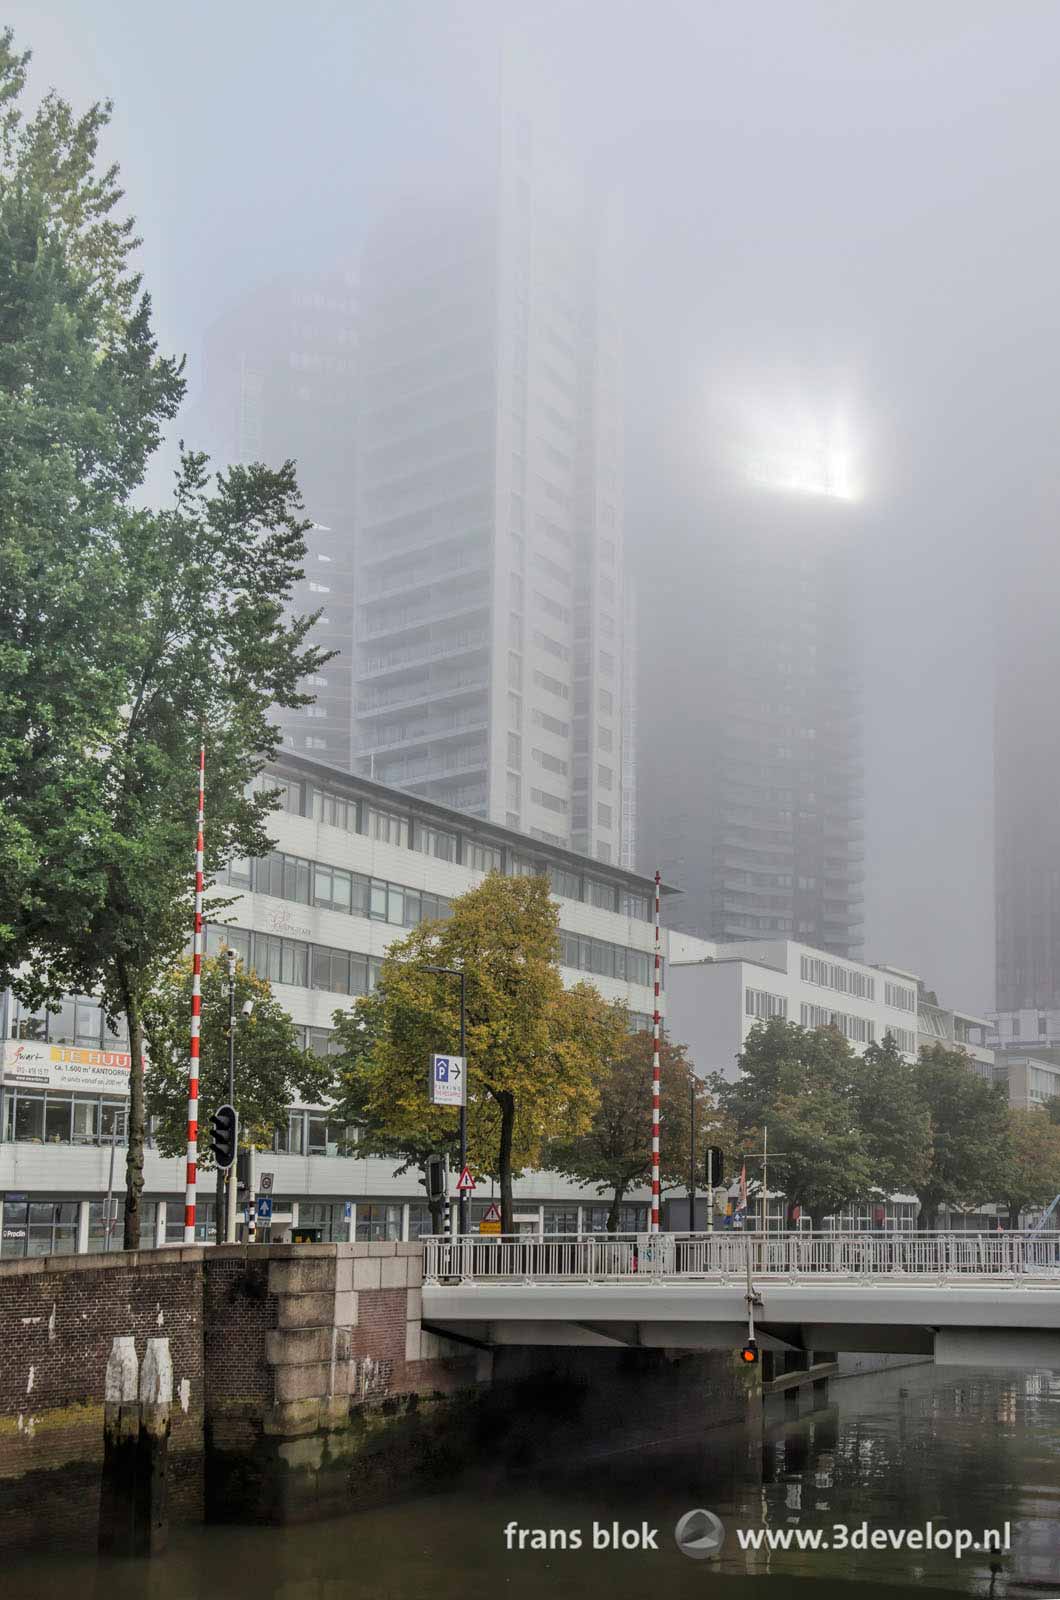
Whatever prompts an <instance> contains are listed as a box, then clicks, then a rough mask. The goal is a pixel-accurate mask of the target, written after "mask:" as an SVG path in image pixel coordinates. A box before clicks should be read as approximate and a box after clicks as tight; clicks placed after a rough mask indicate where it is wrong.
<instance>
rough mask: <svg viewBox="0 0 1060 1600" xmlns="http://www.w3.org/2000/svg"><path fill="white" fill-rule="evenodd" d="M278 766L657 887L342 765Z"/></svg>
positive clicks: (305, 760)
mask: <svg viewBox="0 0 1060 1600" xmlns="http://www.w3.org/2000/svg"><path fill="white" fill-rule="evenodd" d="M277 768H281V769H282V768H289V769H291V770H292V771H294V772H296V773H298V774H300V775H301V776H303V777H307V778H315V779H316V780H317V781H318V782H319V783H321V784H324V783H330V784H332V785H335V784H341V785H343V786H345V787H346V788H347V789H349V790H350V791H353V792H356V793H358V794H363V795H364V796H366V797H367V798H370V799H376V800H378V801H379V802H380V803H381V804H382V803H385V804H386V805H387V806H389V807H390V808H391V809H393V808H394V807H396V806H397V807H406V808H407V809H408V810H409V812H410V813H411V812H413V811H414V812H416V814H417V815H424V816H429V817H433V818H436V819H437V820H438V821H439V822H441V823H444V824H446V825H447V826H449V827H452V828H459V829H463V830H464V831H465V832H468V831H472V832H474V833H475V834H476V836H482V837H486V838H489V839H493V840H496V841H498V842H500V843H503V844H507V845H509V846H510V847H511V848H513V849H519V850H521V851H523V852H525V853H526V854H528V855H540V856H542V857H544V858H545V859H546V860H549V861H555V863H556V864H557V865H558V866H566V867H569V868H571V869H576V870H578V871H579V872H584V871H586V870H587V869H589V868H591V869H592V872H593V874H594V875H597V876H600V877H604V878H609V879H611V881H612V882H616V883H621V884H625V885H627V886H628V885H630V884H635V885H636V886H637V887H638V888H640V889H646V890H648V891H649V892H650V891H652V890H654V888H655V879H654V878H649V877H645V875H644V874H643V873H641V872H632V871H630V869H629V868H628V867H623V866H620V865H619V864H618V863H617V862H614V861H598V860H597V859H596V857H595V856H586V855H582V854H581V853H580V852H579V851H577V850H569V849H567V848H566V847H565V846H564V845H556V844H549V843H548V842H547V841H546V840H544V839H535V838H534V837H533V836H532V835H531V834H529V833H520V832H519V830H518V829H517V828H508V827H505V826H504V824H503V823H500V822H490V821H489V820H488V819H487V818H485V817H473V816H470V815H469V814H468V813H467V812H466V811H457V810H455V809H454V807H452V806H444V805H440V804H439V802H438V801H437V800H429V799H427V798H426V797H425V796H423V795H418V794H411V793H410V792H409V791H408V790H407V789H395V788H394V787H393V785H392V784H388V783H377V782H376V780H375V779H374V778H363V777H361V775H360V774H359V773H353V772H347V771H346V770H345V769H344V768H343V767H333V766H331V765H330V764H329V763H328V762H326V761H316V760H314V759H313V758H312V757H311V756H303V755H299V754H298V753H297V752H296V751H289V750H279V751H277V753H276V755H275V756H272V757H271V758H270V759H269V760H268V761H266V763H265V770H266V771H270V772H271V771H274V770H276V769H277ZM660 889H661V891H662V893H663V894H664V895H673V894H680V893H681V892H682V891H681V890H680V889H678V888H676V887H675V886H674V885H673V884H668V883H663V884H660Z"/></svg>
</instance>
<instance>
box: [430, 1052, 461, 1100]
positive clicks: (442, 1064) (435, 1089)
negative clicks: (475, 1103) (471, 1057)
mask: <svg viewBox="0 0 1060 1600" xmlns="http://www.w3.org/2000/svg"><path fill="white" fill-rule="evenodd" d="M431 1101H432V1103H433V1104H434V1105H436V1106H466V1105H467V1062H466V1060H465V1058H464V1057H463V1056H432V1057H431Z"/></svg>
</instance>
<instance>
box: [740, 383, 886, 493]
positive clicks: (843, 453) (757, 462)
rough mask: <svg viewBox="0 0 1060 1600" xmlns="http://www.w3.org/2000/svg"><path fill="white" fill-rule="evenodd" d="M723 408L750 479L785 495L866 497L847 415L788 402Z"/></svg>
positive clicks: (743, 472)
mask: <svg viewBox="0 0 1060 1600" xmlns="http://www.w3.org/2000/svg"><path fill="white" fill-rule="evenodd" d="M718 401H721V397H720V396H719V397H718ZM716 404H717V402H716ZM723 407H724V411H725V413H726V416H725V423H724V425H723V426H724V428H725V432H726V433H727V434H728V435H729V438H730V440H731V449H732V460H733V465H734V466H735V468H736V470H737V473H738V474H739V476H740V477H741V478H743V479H744V480H745V481H750V482H751V483H754V484H758V485H760V486H761V487H763V488H766V489H772V490H774V491H777V492H780V493H788V494H806V495H824V496H826V497H827V498H829V499H832V500H860V499H861V498H862V496H863V494H864V483H863V481H862V476H861V472H860V470H859V468H860V463H859V460H858V453H857V451H856V449H855V445H854V440H853V438H852V436H851V429H850V425H849V421H848V419H847V416H846V414H845V413H844V412H842V411H838V410H833V411H832V412H831V414H828V413H826V412H824V411H823V410H822V411H814V410H812V409H811V407H810V406H809V405H807V404H806V403H804V402H802V401H801V400H797V401H791V402H785V401H784V400H783V399H777V400H775V401H769V402H763V401H761V400H745V401H737V402H736V403H735V404H734V403H733V402H732V400H731V398H730V399H729V402H728V404H725V402H721V404H717V409H718V410H721V409H722V408H723Z"/></svg>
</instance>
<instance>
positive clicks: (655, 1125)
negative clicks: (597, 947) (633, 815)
mask: <svg viewBox="0 0 1060 1600" xmlns="http://www.w3.org/2000/svg"><path fill="white" fill-rule="evenodd" d="M661 885H662V875H661V874H660V873H658V872H656V874H655V1011H654V1012H653V1014H652V1039H653V1042H654V1048H653V1051H652V1061H651V1230H650V1231H651V1232H652V1233H658V1231H659V1193H660V1190H659V1122H660V1117H661V1104H660V1097H661V1087H660V1086H661V1078H660V1071H659V1030H660V1026H661V1018H660V1015H659V993H660V988H661V985H660V978H661V975H662V957H661V954H660V945H659V895H660V892H661Z"/></svg>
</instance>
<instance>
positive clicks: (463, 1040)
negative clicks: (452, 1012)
mask: <svg viewBox="0 0 1060 1600" xmlns="http://www.w3.org/2000/svg"><path fill="white" fill-rule="evenodd" d="M421 971H423V972H437V973H439V974H440V975H441V976H442V977H444V978H459V979H460V1059H461V1060H462V1061H463V1063H464V1102H463V1104H462V1105H461V1107H460V1126H459V1139H460V1171H461V1173H462V1172H463V1170H464V1168H465V1167H466V1166H467V979H466V977H465V975H464V969H463V967H423V968H421ZM459 1208H460V1209H459V1218H460V1232H461V1233H466V1232H467V1231H468V1214H467V1193H466V1191H465V1190H463V1189H461V1190H460V1197H459Z"/></svg>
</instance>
